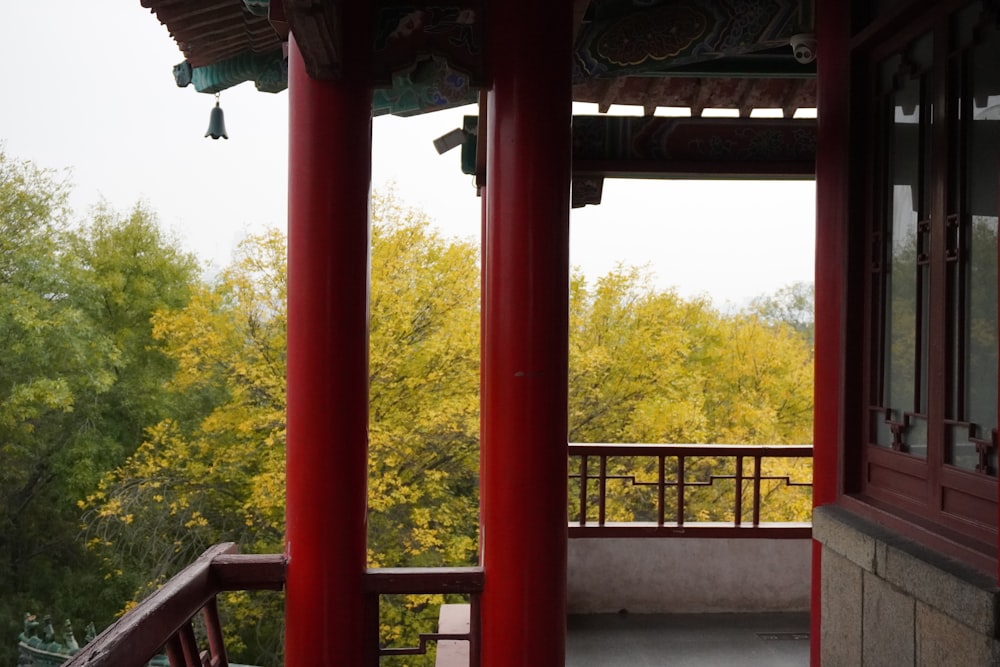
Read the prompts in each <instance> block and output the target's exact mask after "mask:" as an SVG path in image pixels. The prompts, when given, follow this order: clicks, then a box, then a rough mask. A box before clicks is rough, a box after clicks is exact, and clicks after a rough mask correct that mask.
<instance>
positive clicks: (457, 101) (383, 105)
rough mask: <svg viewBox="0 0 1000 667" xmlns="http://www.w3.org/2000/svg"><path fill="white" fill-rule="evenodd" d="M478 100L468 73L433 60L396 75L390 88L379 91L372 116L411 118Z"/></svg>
mask: <svg viewBox="0 0 1000 667" xmlns="http://www.w3.org/2000/svg"><path fill="white" fill-rule="evenodd" d="M477 99H478V91H477V90H476V88H474V87H473V86H472V82H471V81H470V79H469V76H468V75H467V74H466V73H464V72H460V71H458V70H455V69H454V68H452V67H451V65H450V64H449V63H448V62H446V61H444V60H441V59H438V58H431V59H428V60H423V61H421V62H419V63H417V65H416V66H414V67H412V68H410V69H409V70H407V71H404V72H401V73H398V74H395V75H393V77H392V82H391V85H390V86H389V87H387V88H379V89H376V90H375V97H374V101H373V104H374V108H373V113H374V115H376V116H379V115H382V114H386V113H390V114H394V115H397V116H412V115H414V114H418V113H424V112H427V111H438V110H441V109H448V108H450V107H456V106H461V105H463V104H472V103H473V102H475V101H476V100H477Z"/></svg>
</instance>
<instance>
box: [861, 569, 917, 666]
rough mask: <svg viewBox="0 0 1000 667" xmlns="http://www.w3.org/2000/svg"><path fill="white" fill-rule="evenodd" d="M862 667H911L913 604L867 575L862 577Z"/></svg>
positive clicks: (876, 578) (870, 575)
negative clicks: (906, 666) (909, 666)
mask: <svg viewBox="0 0 1000 667" xmlns="http://www.w3.org/2000/svg"><path fill="white" fill-rule="evenodd" d="M863 585H864V620H863V622H862V631H861V632H862V653H861V657H862V664H864V665H912V664H913V659H914V637H913V629H914V604H915V603H914V600H913V598H911V597H910V596H908V595H906V594H904V593H902V592H900V591H899V590H898V589H896V588H895V587H893V586H891V585H889V584H887V583H886V582H885V581H883V580H882V579H879V578H878V577H877V576H876V575H874V574H872V573H871V572H865V573H864V584H863Z"/></svg>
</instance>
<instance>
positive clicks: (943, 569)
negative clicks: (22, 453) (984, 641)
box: [884, 546, 1000, 637]
mask: <svg viewBox="0 0 1000 667" xmlns="http://www.w3.org/2000/svg"><path fill="white" fill-rule="evenodd" d="M884 577H885V579H886V581H888V582H890V583H892V584H894V585H896V586H898V587H899V588H901V589H902V590H904V591H906V592H907V593H909V594H910V595H912V596H913V597H914V598H916V599H917V600H920V601H921V602H924V603H926V604H928V605H930V606H931V607H933V608H935V609H937V610H938V611H939V612H941V613H944V614H947V615H948V616H950V617H951V618H953V619H954V620H956V621H958V622H959V623H962V624H964V625H967V626H968V627H969V628H970V629H972V630H973V631H975V632H977V633H979V634H980V635H983V636H985V637H997V636H1000V634H998V630H1000V628H998V623H997V601H998V600H997V598H998V591H997V587H996V585H995V584H994V583H993V582H992V581H990V580H989V579H987V578H986V577H984V576H982V575H980V574H979V573H977V572H973V571H971V570H969V569H968V568H966V567H964V566H962V565H961V564H959V563H956V562H955V561H952V560H948V559H944V558H941V557H939V556H937V555H936V554H928V553H926V552H925V553H921V554H919V555H916V554H915V553H913V552H911V551H910V550H904V549H901V548H898V547H897V546H889V548H888V550H887V553H886V558H885V567H884Z"/></svg>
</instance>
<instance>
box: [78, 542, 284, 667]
mask: <svg viewBox="0 0 1000 667" xmlns="http://www.w3.org/2000/svg"><path fill="white" fill-rule="evenodd" d="M237 551H238V548H237V546H236V545H235V544H233V543H232V542H226V543H223V544H217V545H215V546H214V547H212V548H210V549H208V550H207V551H206V552H205V553H203V554H202V555H201V556H200V557H199V558H198V560H196V561H195V562H194V563H192V564H191V565H189V566H187V567H186V568H184V569H183V570H181V571H180V572H179V573H178V574H177V575H176V576H174V577H173V578H171V579H170V580H169V581H168V582H167V583H166V584H164V585H163V587H162V588H160V589H159V590H157V591H156V592H155V593H153V594H152V595H150V596H149V597H148V598H146V599H145V600H143V601H142V602H140V603H139V604H138V605H136V606H135V607H133V608H132V609H131V610H129V611H128V613H126V614H124V615H123V616H121V617H120V618H119V619H118V620H117V621H115V622H114V623H113V624H111V625H110V626H109V627H108V628H107V629H106V630H105V631H104V632H102V633H101V634H99V635H98V636H97V637H96V638H95V639H94V640H93V641H91V642H90V643H88V644H87V645H86V646H84V647H83V648H82V649H81V650H80V652H79V653H77V654H76V655H75V656H73V658H71V659H70V660H69V662H67V663H65V665H64V666H63V667H84V666H86V667H96V666H100V667H105V666H107V667H112V666H113V667H141V666H143V665H145V664H146V663H147V662H148V661H149V660H150V659H151V658H152V657H153V656H154V655H156V654H158V653H160V652H161V651H164V652H166V654H167V657H168V658H169V659H170V665H171V667H209V666H211V667H227V665H228V664H229V659H228V657H227V655H226V647H225V643H224V641H223V637H222V627H221V623H220V622H219V609H218V605H217V603H216V597H217V596H218V594H219V593H222V592H224V591H247V590H281V588H283V587H284V584H285V558H284V556H282V555H280V554H267V555H254V554H239V553H237ZM199 616H201V618H202V619H203V621H204V635H205V637H204V640H203V641H201V642H199V641H198V638H197V636H196V633H195V622H196V619H197V618H198V617H199Z"/></svg>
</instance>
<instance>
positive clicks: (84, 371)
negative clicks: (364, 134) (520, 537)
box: [0, 153, 812, 665]
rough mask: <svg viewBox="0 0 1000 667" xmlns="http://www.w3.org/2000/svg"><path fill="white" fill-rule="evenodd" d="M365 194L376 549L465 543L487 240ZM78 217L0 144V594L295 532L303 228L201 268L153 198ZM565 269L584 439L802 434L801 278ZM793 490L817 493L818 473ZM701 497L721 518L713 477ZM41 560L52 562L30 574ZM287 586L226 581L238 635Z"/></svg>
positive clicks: (271, 628) (268, 628) (106, 579)
mask: <svg viewBox="0 0 1000 667" xmlns="http://www.w3.org/2000/svg"><path fill="white" fill-rule="evenodd" d="M372 208H373V229H372V259H371V270H372V277H371V323H370V327H371V350H370V359H369V362H370V366H369V367H370V376H369V382H370V414H369V421H370V451H369V461H370V466H369V472H370V474H369V485H368V486H369V521H368V524H369V562H370V564H371V565H372V566H397V567H398V566H438V565H468V564H472V563H474V562H475V561H476V557H477V553H478V525H477V524H478V503H479V498H478V466H479V449H478V441H479V340H480V336H479V322H480V313H479V257H478V251H477V249H476V246H475V245H474V244H473V243H472V242H469V241H463V240H456V239H449V238H444V237H442V236H441V235H440V234H439V233H438V232H437V231H435V229H434V228H433V227H432V226H431V225H430V222H429V221H428V220H427V219H426V217H425V216H424V215H423V214H422V213H420V212H419V211H416V210H413V209H411V208H408V207H406V206H405V205H403V204H402V203H401V202H399V201H398V200H397V199H396V198H395V196H394V195H393V194H392V193H391V192H390V193H387V194H385V193H383V194H376V195H375V198H374V201H373V207H372ZM67 216H68V213H67V211H66V209H65V186H63V185H62V184H61V183H60V182H59V181H58V180H56V179H55V178H54V177H53V175H52V174H49V173H46V172H41V171H39V170H36V169H34V168H33V167H31V166H30V165H27V164H20V163H15V162H11V161H10V160H7V159H5V158H4V157H3V155H2V153H0V226H2V227H3V230H4V234H3V235H0V236H2V237H3V239H2V240H0V291H3V292H4V293H5V294H6V295H7V298H5V299H4V300H3V301H2V303H3V306H2V307H0V336H2V337H3V340H4V345H3V346H0V363H3V364H4V368H5V373H4V376H3V382H0V435H2V436H3V437H2V439H0V453H2V454H3V460H4V465H3V466H0V480H2V481H3V484H2V485H0V520H2V521H4V523H5V526H8V527H10V526H13V527H14V528H15V529H17V530H19V531H21V542H19V543H14V542H12V541H11V540H10V538H9V535H10V534H11V533H10V531H9V529H8V528H7V527H5V528H4V530H3V531H2V532H0V565H3V566H4V567H3V568H0V569H2V570H3V571H2V572H0V598H2V597H3V596H5V595H6V596H7V599H9V600H11V601H12V603H15V604H19V605H28V604H30V605H46V604H63V599H70V598H72V599H73V600H77V601H79V600H84V601H89V603H90V605H91V608H92V609H96V610H98V613H105V612H104V611H103V610H107V609H120V608H121V607H122V606H123V605H124V604H125V601H126V599H128V598H132V599H133V600H134V599H138V598H140V597H141V596H143V595H144V594H145V593H146V592H148V591H149V590H151V589H152V588H153V587H155V586H157V585H158V584H160V583H162V582H163V581H164V580H165V579H166V578H167V577H169V576H170V575H172V574H173V573H174V572H176V571H177V570H178V569H180V568H181V567H183V566H184V565H185V564H187V563H188V562H190V561H191V560H193V559H194V558H195V557H196V556H197V555H198V554H199V553H200V552H201V551H203V550H204V549H206V548H207V547H208V546H210V545H212V544H214V543H217V542H220V541H229V540H231V541H236V542H238V543H239V544H240V545H241V549H242V550H243V551H244V552H279V551H281V550H282V549H283V535H284V485H285V474H284V463H285V407H286V404H285V401H286V399H285V346H286V335H285V328H286V311H285V303H286V296H287V282H286V272H285V257H286V253H285V244H284V237H283V235H282V234H281V233H280V232H278V231H277V230H272V231H270V232H267V233H264V234H261V235H257V236H251V237H248V238H246V239H245V240H244V241H243V242H242V243H241V244H240V246H239V248H238V250H237V252H236V253H235V256H234V259H233V261H232V263H231V264H230V265H229V266H228V267H227V268H226V269H225V270H223V271H221V272H220V273H218V274H217V275H215V276H214V277H212V278H211V279H204V278H199V277H198V276H197V266H196V264H195V262H194V260H193V258H191V257H189V256H187V255H185V254H184V253H182V252H180V251H179V250H177V245H176V241H174V240H172V239H170V238H169V237H167V236H164V235H162V234H161V233H160V231H159V228H158V226H157V222H156V219H155V216H154V215H153V214H152V213H151V211H149V210H148V209H147V208H145V207H143V206H139V207H136V209H135V210H133V211H131V212H130V213H128V214H126V215H121V214H119V213H116V212H115V211H112V210H109V209H107V208H106V207H98V208H96V209H94V210H93V211H92V212H91V214H90V219H89V220H88V221H87V222H86V223H85V224H81V225H77V226H75V227H73V226H70V225H68V224H67ZM570 290H571V305H570V312H569V314H568V315H569V322H570V377H569V386H570V395H569V415H570V424H569V429H570V439H571V441H575V442H649V443H662V442H674V443H729V444H792V443H794V444H799V443H808V442H809V441H810V439H811V428H812V424H811V421H812V347H811V338H810V336H811V330H810V329H809V327H810V326H811V325H810V323H809V322H808V321H805V320H808V316H807V315H806V316H805V319H803V316H802V314H803V313H804V312H806V310H807V308H806V307H805V306H803V304H804V303H805V301H803V299H806V300H808V299H807V297H808V293H807V292H808V290H807V288H803V287H801V286H800V287H798V288H795V289H794V290H792V291H788V292H786V293H785V294H781V293H779V294H777V295H773V296H772V297H768V298H764V299H761V300H759V301H757V302H755V303H753V304H750V305H749V306H747V308H745V309H743V310H742V311H739V312H721V311H719V310H717V309H716V308H714V307H713V305H712V303H711V302H710V301H709V300H708V298H707V297H706V298H694V299H690V298H683V297H681V296H679V295H678V294H677V293H675V292H673V291H671V290H663V289H658V288H656V287H655V286H654V285H653V283H652V281H651V278H650V276H649V275H648V274H647V273H646V272H645V271H643V270H640V269H636V268H632V267H627V266H620V267H618V268H617V269H616V270H614V271H612V272H611V273H609V274H608V275H606V276H603V277H601V278H599V279H598V280H596V281H595V282H592V283H591V282H588V281H587V280H586V279H584V277H583V276H582V275H580V274H578V273H574V275H573V276H572V277H571V280H570ZM789 313H791V314H793V315H795V317H792V316H791V315H789ZM525 465H530V462H528V461H526V462H525ZM614 465H615V466H617V468H616V470H619V471H625V472H632V473H636V474H639V475H642V474H645V473H646V472H647V471H644V470H643V466H644V465H646V464H645V463H643V462H639V461H632V460H628V459H623V460H620V461H616V462H614ZM704 465H705V466H711V465H714V464H713V463H712V462H711V461H708V462H706V463H705V464H704ZM771 465H775V466H778V469H777V473H782V474H784V473H787V474H792V475H794V476H797V477H798V478H802V477H805V478H806V479H808V476H809V471H808V468H807V467H806V469H804V470H792V469H790V468H789V469H787V470H786V469H784V468H782V467H781V466H786V467H787V466H792V464H791V463H790V462H789V463H781V462H776V463H774V464H771ZM772 472H774V471H772ZM779 491H780V489H775V490H774V492H775V493H776V494H777V493H779ZM775 497H776V498H777V497H778V496H775ZM781 498H782V499H781V500H778V501H777V502H776V504H777V505H779V506H781V509H782V511H783V512H786V513H788V512H791V513H792V514H797V515H800V516H801V517H802V518H806V515H807V512H808V508H809V503H808V497H807V496H802V495H801V494H800V495H798V496H795V495H792V496H781ZM642 500H643V499H642V497H641V493H640V492H638V491H636V490H635V489H630V488H627V487H621V488H618V489H615V490H612V491H611V497H610V501H609V512H610V513H611V515H612V516H613V518H614V519H616V520H623V521H628V520H632V519H635V518H636V517H637V516H638V515H637V513H641V512H642V511H643V510H642ZM690 502H691V503H693V507H694V511H695V512H696V513H697V516H698V518H701V519H704V520H713V519H714V518H715V517H716V513H717V512H718V508H717V505H718V504H719V499H718V497H717V496H713V495H711V494H707V495H705V496H704V497H703V498H700V499H699V498H695V499H694V500H692V501H690ZM330 520H331V521H336V520H337V517H336V516H331V517H330ZM41 525H46V526H49V528H50V529H49V530H48V531H47V532H46V531H44V530H39V526H41ZM81 531H82V533H81ZM81 534H82V537H80V535H81ZM53 543H56V544H61V545H62V546H61V547H60V548H61V549H63V550H64V553H57V552H54V551H52V550H51V548H50V546H49V545H51V544H53ZM84 545H86V546H84ZM28 547H30V548H28ZM47 549H48V551H47ZM56 572H61V573H63V574H60V575H59V577H61V578H59V577H56V574H54V573H56ZM33 578H34V579H39V578H40V579H39V580H46V581H51V582H53V583H50V584H47V585H45V586H36V587H35V588H34V590H33V591H32V592H30V593H29V592H26V591H23V590H19V586H20V582H21V581H29V580H31V579H33ZM53 586H55V587H60V586H61V587H63V588H66V589H67V590H66V591H64V593H67V592H69V593H71V595H70V596H69V597H65V598H62V597H59V596H58V595H57V594H56V593H55V592H53V590H52V589H53ZM11 591H15V592H16V594H11ZM430 602H432V600H431V599H429V598H427V597H421V596H411V597H407V598H403V599H400V600H398V601H396V603H395V604H390V605H387V610H386V612H385V614H384V615H383V618H382V633H383V638H384V639H385V640H387V641H395V640H397V639H406V638H407V636H408V635H410V634H411V633H412V628H411V626H410V625H409V623H408V622H407V621H406V618H408V617H409V616H413V615H415V616H417V617H420V616H421V615H424V616H427V615H428V614H432V613H433V609H432V608H431V607H429V606H428V603H430ZM66 604H68V603H66ZM280 605H281V600H280V597H278V596H274V595H271V596H263V597H262V596H256V595H255V596H250V595H248V594H244V593H241V594H234V595H233V596H232V597H231V598H230V599H229V600H228V604H227V606H226V609H227V610H228V611H227V612H226V614H227V616H226V619H227V624H228V630H229V633H228V636H229V637H230V638H231V639H232V643H231V646H230V657H231V658H233V659H235V660H240V661H244V662H253V663H255V664H262V665H263V664H274V663H276V662H277V661H278V660H279V656H280V650H281V648H280V647H281V623H280V622H281V618H282V613H281V606H280ZM36 609H37V610H38V611H41V608H36ZM20 611H21V612H22V613H23V611H24V610H23V609H22V610H20ZM5 613H7V612H5ZM64 613H65V612H64ZM72 613H75V614H80V616H77V619H78V622H79V621H80V620H90V619H82V618H81V616H82V614H84V613H86V612H85V610H82V609H79V608H74V609H73V612H72ZM14 620H15V622H16V619H14ZM94 620H96V621H97V622H98V624H99V625H100V624H105V625H106V624H107V623H108V622H109V621H110V618H109V617H106V618H100V617H99V618H96V619H94ZM0 655H2V653H0Z"/></svg>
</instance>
